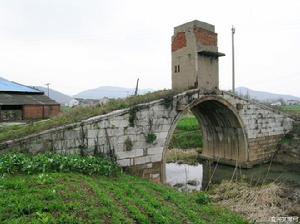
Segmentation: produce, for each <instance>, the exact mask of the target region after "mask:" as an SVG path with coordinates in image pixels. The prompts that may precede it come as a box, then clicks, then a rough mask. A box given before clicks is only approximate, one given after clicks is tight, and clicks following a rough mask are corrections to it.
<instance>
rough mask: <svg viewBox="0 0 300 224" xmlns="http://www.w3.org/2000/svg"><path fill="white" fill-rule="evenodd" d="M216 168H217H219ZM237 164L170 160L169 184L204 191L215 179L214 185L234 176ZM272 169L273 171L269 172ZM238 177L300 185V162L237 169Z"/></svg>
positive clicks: (184, 189) (179, 187) (168, 170)
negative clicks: (182, 162)
mask: <svg viewBox="0 0 300 224" xmlns="http://www.w3.org/2000/svg"><path fill="white" fill-rule="evenodd" d="M215 167H216V168H215ZM234 169H235V168H234V167H232V166H227V165H221V164H218V165H217V166H216V164H211V165H210V166H209V164H208V162H207V161H201V162H200V163H199V164H197V165H188V164H178V163H167V164H166V181H167V184H169V185H171V186H173V187H175V188H177V189H178V190H179V191H200V190H203V189H205V188H206V187H207V184H208V182H209V180H210V177H211V175H212V173H214V175H213V177H212V178H211V183H212V184H218V183H220V182H221V181H222V180H230V179H232V175H233V172H234ZM268 170H269V172H268ZM235 174H236V175H235V177H234V178H238V179H240V178H243V179H247V180H248V181H250V182H251V183H253V184H256V183H257V184H258V183H262V182H264V183H270V182H273V181H276V182H283V183H285V184H288V185H291V186H294V187H300V165H295V164H292V165H290V164H279V163H273V164H272V165H271V166H270V164H261V165H257V166H254V167H253V168H250V169H237V170H236V171H235Z"/></svg>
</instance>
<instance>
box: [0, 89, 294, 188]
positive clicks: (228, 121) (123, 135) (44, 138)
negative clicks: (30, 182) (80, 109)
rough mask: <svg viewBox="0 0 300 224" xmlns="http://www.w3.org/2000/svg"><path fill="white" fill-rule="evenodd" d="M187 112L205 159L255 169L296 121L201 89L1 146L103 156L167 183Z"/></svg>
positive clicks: (267, 109) (267, 157)
mask: <svg viewBox="0 0 300 224" xmlns="http://www.w3.org/2000/svg"><path fill="white" fill-rule="evenodd" d="M186 110H191V111H192V112H193V113H194V115H195V116H196V117H197V119H199V120H201V126H202V132H203V152H202V157H203V158H207V159H212V160H216V161H219V162H221V163H225V164H231V165H239V166H242V167H251V166H252V165H255V164H259V163H262V162H266V161H269V160H270V158H271V156H272V155H273V154H274V152H275V151H276V146H277V144H278V143H279V141H280V139H281V138H282V137H283V136H284V135H285V134H286V133H287V132H289V131H290V130H291V129H292V125H293V121H292V119H290V118H288V117H286V116H285V115H284V114H282V113H280V112H278V111H274V110H273V109H271V108H268V107H266V106H263V105H259V104H254V103H253V102H251V101H248V100H245V99H242V98H240V97H238V96H235V95H232V94H230V93H227V92H223V91H218V92H215V93H210V94H208V93H206V94H204V93H203V92H201V91H200V90H199V89H194V90H189V91H186V92H183V93H180V94H178V95H176V96H174V97H173V99H168V100H166V99H161V100H156V101H153V102H150V103H146V104H140V105H136V106H135V107H133V108H129V109H123V110H118V111H113V112H111V113H108V114H105V115H100V116H96V117H93V118H90V119H87V120H84V121H82V122H79V123H75V124H70V125H66V126H63V127H58V128H54V129H50V130H47V131H44V132H41V133H39V134H34V135H31V136H28V137H26V138H22V139H16V140H12V141H8V142H4V143H1V144H0V153H5V152H7V151H9V150H11V149H16V150H18V151H26V152H31V153H38V152H43V151H46V150H51V151H55V152H57V153H67V154H70V153H83V154H97V153H102V154H103V153H104V154H108V155H110V156H114V157H115V158H116V159H117V162H118V164H119V165H120V166H122V167H126V169H128V170H129V171H131V173H133V174H135V175H139V176H142V177H145V178H150V179H153V180H155V181H161V182H164V181H165V156H164V155H165V152H166V150H167V147H168V143H169V141H170V137H171V135H172V133H173V131H174V129H175V127H176V122H177V121H178V119H180V117H181V116H182V114H183V113H184V112H185V111H186Z"/></svg>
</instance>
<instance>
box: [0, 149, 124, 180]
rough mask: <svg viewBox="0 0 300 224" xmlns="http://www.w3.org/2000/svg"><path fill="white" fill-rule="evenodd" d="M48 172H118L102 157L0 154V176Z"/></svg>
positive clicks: (117, 169) (112, 163)
mask: <svg viewBox="0 0 300 224" xmlns="http://www.w3.org/2000/svg"><path fill="white" fill-rule="evenodd" d="M49 172H75V173H83V174H88V175H92V174H98V175H104V176H115V175H117V174H118V173H119V172H120V169H119V168H118V167H117V165H116V164H115V163H114V162H112V161H109V160H107V159H104V158H102V157H94V156H86V157H82V156H79V155H60V154H54V153H47V154H38V155H36V156H32V155H27V154H23V153H10V154H4V155H1V156H0V177H1V175H6V174H34V173H49Z"/></svg>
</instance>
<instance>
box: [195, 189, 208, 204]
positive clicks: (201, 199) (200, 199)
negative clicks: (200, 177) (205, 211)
mask: <svg viewBox="0 0 300 224" xmlns="http://www.w3.org/2000/svg"><path fill="white" fill-rule="evenodd" d="M196 202H197V204H199V205H206V204H208V203H209V202H210V197H209V195H208V194H207V193H205V192H200V193H198V194H197V197H196Z"/></svg>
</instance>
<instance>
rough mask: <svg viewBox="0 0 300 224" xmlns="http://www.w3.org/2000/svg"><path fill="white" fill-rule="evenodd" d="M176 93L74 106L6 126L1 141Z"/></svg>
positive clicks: (158, 93) (167, 91)
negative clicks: (50, 116)
mask: <svg viewBox="0 0 300 224" xmlns="http://www.w3.org/2000/svg"><path fill="white" fill-rule="evenodd" d="M175 94H176V92H174V91H172V90H162V91H156V92H153V93H148V94H145V95H141V96H132V97H128V98H126V99H118V100H112V101H110V102H109V103H107V104H105V105H97V106H91V107H77V108H73V109H70V110H68V111H66V112H65V113H63V114H61V115H59V116H56V117H53V118H51V119H48V120H44V121H39V122H34V123H32V124H28V125H14V126H10V127H5V128H3V129H1V132H0V142H3V141H6V140H10V139H16V138H21V137H24V136H27V135H30V134H34V133H38V132H40V131H44V130H47V129H50V128H54V127H58V126H62V125H66V124H72V123H76V122H79V121H82V120H84V119H87V118H90V117H93V116H97V115H102V114H107V113H109V112H111V111H114V110H119V109H125V108H131V107H133V106H135V105H137V104H141V103H147V102H151V101H153V100H158V99H161V98H166V99H169V98H172V97H173V96H174V95H175ZM162 104H165V101H163V102H162ZM133 118H134V117H132V119H133ZM133 122H134V120H133ZM132 124H134V123H132Z"/></svg>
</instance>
